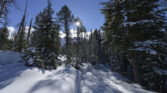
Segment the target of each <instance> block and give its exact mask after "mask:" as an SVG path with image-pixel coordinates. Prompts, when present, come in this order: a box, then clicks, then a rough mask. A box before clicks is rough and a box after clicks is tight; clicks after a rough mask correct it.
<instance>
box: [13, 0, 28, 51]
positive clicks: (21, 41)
mask: <svg viewBox="0 0 167 93" xmlns="http://www.w3.org/2000/svg"><path fill="white" fill-rule="evenodd" d="M27 5H28V1H27V2H26V7H25V10H24V14H23V17H22V20H21V22H20V25H19V29H18V32H17V35H16V37H15V43H14V47H15V49H14V50H15V51H17V52H23V51H24V49H25V48H26V36H25V20H26V12H27Z"/></svg>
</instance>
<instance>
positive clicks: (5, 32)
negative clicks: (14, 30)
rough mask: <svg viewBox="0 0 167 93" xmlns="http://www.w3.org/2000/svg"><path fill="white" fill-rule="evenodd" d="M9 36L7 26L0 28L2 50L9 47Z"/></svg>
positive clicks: (0, 48)
mask: <svg viewBox="0 0 167 93" xmlns="http://www.w3.org/2000/svg"><path fill="white" fill-rule="evenodd" d="M8 36H9V31H8V29H7V27H2V28H0V50H5V49H7V48H8V42H9V40H8Z"/></svg>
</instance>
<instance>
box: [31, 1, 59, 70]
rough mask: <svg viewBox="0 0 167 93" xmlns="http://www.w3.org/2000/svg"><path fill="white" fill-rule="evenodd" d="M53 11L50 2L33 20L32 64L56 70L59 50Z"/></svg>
mask: <svg viewBox="0 0 167 93" xmlns="http://www.w3.org/2000/svg"><path fill="white" fill-rule="evenodd" d="M53 13H54V11H53V9H52V8H51V2H50V0H48V6H47V8H45V9H44V11H43V12H40V13H39V14H38V16H37V17H36V20H35V26H34V29H35V33H37V34H36V35H35V36H36V37H37V38H36V39H35V41H36V43H35V58H34V57H33V58H32V59H33V63H34V64H35V65H36V66H38V67H42V68H46V69H51V68H56V66H57V62H58V55H59V49H60V39H59V25H58V24H57V23H55V22H54V21H53V17H52V15H53Z"/></svg>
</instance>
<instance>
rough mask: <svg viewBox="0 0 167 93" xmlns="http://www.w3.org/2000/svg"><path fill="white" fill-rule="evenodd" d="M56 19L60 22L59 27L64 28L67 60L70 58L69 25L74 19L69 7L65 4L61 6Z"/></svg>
mask: <svg viewBox="0 0 167 93" xmlns="http://www.w3.org/2000/svg"><path fill="white" fill-rule="evenodd" d="M57 18H58V21H59V22H60V23H61V27H62V28H63V27H64V28H63V29H64V31H65V33H66V37H65V38H66V55H67V60H68V61H70V60H71V37H70V30H69V29H70V26H71V25H72V23H73V21H74V16H73V15H72V13H71V11H70V10H69V8H68V7H67V6H66V5H65V6H63V7H62V8H61V10H60V11H59V12H58V13H57Z"/></svg>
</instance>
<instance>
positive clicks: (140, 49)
mask: <svg viewBox="0 0 167 93" xmlns="http://www.w3.org/2000/svg"><path fill="white" fill-rule="evenodd" d="M129 50H136V51H146V53H149V54H152V55H157V51H155V50H153V49H151V48H141V47H140V48H135V49H129Z"/></svg>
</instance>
